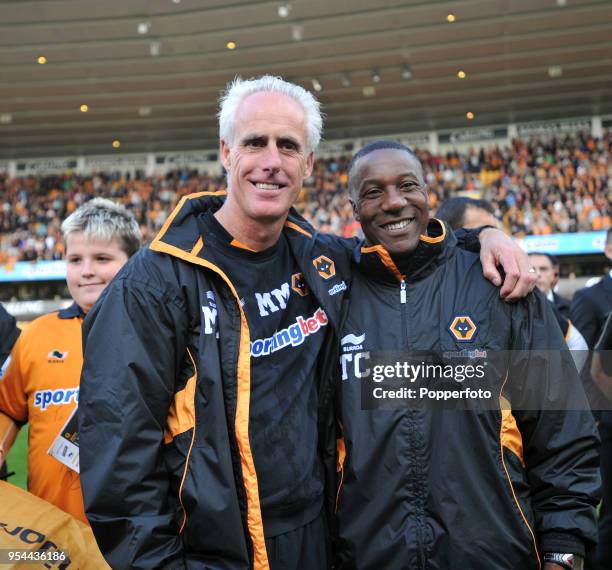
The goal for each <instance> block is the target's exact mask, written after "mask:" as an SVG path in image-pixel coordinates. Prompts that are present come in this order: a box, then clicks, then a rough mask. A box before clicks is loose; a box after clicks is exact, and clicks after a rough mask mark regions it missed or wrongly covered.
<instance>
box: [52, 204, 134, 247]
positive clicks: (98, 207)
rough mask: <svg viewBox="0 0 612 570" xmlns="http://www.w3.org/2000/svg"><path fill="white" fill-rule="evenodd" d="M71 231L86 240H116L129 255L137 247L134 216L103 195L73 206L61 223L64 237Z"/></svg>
mask: <svg viewBox="0 0 612 570" xmlns="http://www.w3.org/2000/svg"><path fill="white" fill-rule="evenodd" d="M74 233H82V234H83V235H84V236H85V237H86V238H87V239H100V240H104V241H111V240H117V241H118V242H119V246H120V247H121V249H122V250H123V251H124V252H125V253H126V254H127V256H128V257H131V256H132V255H133V254H134V253H136V252H137V251H138V249H139V248H140V242H141V239H142V236H141V233H140V227H139V226H138V222H137V221H136V220H135V219H134V216H133V215H132V214H131V213H130V212H129V211H128V210H127V209H126V208H125V206H122V205H121V204H115V203H114V202H112V201H111V200H107V199H106V198H94V199H93V200H90V201H89V202H85V204H83V205H82V206H81V207H80V208H77V209H76V210H75V211H74V212H72V214H70V215H69V216H68V217H67V218H66V219H65V220H64V221H63V222H62V234H63V235H64V240H66V238H67V237H68V236H69V235H70V234H74Z"/></svg>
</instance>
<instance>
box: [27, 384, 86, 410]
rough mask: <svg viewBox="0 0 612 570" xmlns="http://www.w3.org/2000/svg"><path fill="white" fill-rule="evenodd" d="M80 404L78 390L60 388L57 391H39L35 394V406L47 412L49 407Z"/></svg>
mask: <svg viewBox="0 0 612 570" xmlns="http://www.w3.org/2000/svg"><path fill="white" fill-rule="evenodd" d="M73 402H74V403H77V404H78V402H79V389H78V388H58V389H57V390H37V391H36V392H34V406H35V407H36V408H40V409H41V410H43V411H44V410H46V409H47V408H48V407H49V406H52V405H55V406H64V405H66V404H72V403H73Z"/></svg>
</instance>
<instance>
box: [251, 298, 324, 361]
mask: <svg viewBox="0 0 612 570" xmlns="http://www.w3.org/2000/svg"><path fill="white" fill-rule="evenodd" d="M328 322H329V321H328V320H327V315H326V314H325V311H324V310H323V309H321V308H318V309H317V310H316V311H315V313H314V314H313V315H312V317H309V318H306V319H305V318H304V317H302V316H301V315H300V316H299V317H298V318H297V319H296V320H295V323H294V324H292V325H290V326H288V327H287V328H286V329H282V330H280V331H277V332H275V333H274V335H272V336H271V337H269V338H261V339H258V340H254V341H253V342H251V356H253V357H255V358H257V357H258V356H267V355H268V354H272V353H273V352H276V351H277V350H281V349H283V348H287V347H288V346H298V345H300V344H302V343H303V342H304V340H306V337H307V336H309V335H311V334H314V333H316V332H318V331H319V330H320V329H321V328H322V327H324V326H325V325H327V323H328Z"/></svg>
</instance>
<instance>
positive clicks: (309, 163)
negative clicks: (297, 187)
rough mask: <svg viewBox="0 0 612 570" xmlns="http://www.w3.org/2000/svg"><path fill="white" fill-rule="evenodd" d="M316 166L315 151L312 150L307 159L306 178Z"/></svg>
mask: <svg viewBox="0 0 612 570" xmlns="http://www.w3.org/2000/svg"><path fill="white" fill-rule="evenodd" d="M313 166H314V152H311V153H310V154H309V155H308V158H307V159H306V170H305V171H304V180H306V178H309V177H310V175H311V174H312V168H313Z"/></svg>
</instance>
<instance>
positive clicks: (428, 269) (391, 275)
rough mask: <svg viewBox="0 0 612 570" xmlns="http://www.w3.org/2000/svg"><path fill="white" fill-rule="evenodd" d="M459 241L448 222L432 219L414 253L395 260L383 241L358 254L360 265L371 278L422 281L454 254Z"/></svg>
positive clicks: (392, 281)
mask: <svg viewBox="0 0 612 570" xmlns="http://www.w3.org/2000/svg"><path fill="white" fill-rule="evenodd" d="M456 243H457V239H456V238H455V235H454V234H453V232H452V230H451V229H450V228H449V227H448V226H447V225H446V224H445V222H442V221H441V220H438V219H436V218H432V219H431V220H429V223H428V224H427V230H426V232H425V234H422V235H421V236H420V237H419V244H418V245H417V248H416V249H415V250H414V251H413V252H412V253H411V254H410V255H408V256H406V257H404V258H401V259H399V258H396V259H393V258H392V257H391V255H390V254H389V252H388V251H387V250H386V249H385V248H384V246H382V245H380V244H378V245H373V246H363V247H361V249H360V252H359V253H358V254H357V257H358V260H359V261H358V263H359V268H360V270H361V271H362V272H363V273H366V274H367V275H368V277H370V278H373V279H375V280H377V281H382V282H386V283H398V282H400V281H403V280H405V281H408V282H413V281H420V280H421V279H425V278H426V277H427V276H428V275H430V274H431V273H432V272H433V271H434V270H435V269H436V268H437V267H439V266H440V265H441V264H442V263H444V262H445V261H446V260H447V259H448V258H449V257H450V256H451V255H452V254H453V251H454V248H455V245H456Z"/></svg>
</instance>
